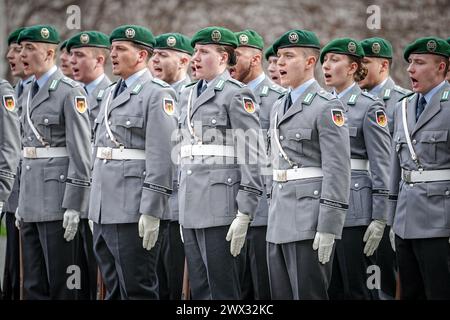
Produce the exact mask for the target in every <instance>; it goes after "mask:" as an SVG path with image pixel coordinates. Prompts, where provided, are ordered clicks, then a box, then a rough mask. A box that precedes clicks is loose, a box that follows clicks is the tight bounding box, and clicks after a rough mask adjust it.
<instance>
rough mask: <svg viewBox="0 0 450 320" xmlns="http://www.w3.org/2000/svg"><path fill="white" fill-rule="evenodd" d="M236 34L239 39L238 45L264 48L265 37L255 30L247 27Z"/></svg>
mask: <svg viewBox="0 0 450 320" xmlns="http://www.w3.org/2000/svg"><path fill="white" fill-rule="evenodd" d="M234 35H235V36H236V39H237V40H238V47H251V48H255V49H259V50H262V49H263V48H264V40H263V38H262V37H261V36H260V35H259V34H258V33H257V32H256V31H254V30H251V29H247V30H244V31H240V32H235V33H234Z"/></svg>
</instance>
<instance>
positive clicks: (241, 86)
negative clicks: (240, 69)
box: [227, 78, 245, 88]
mask: <svg viewBox="0 0 450 320" xmlns="http://www.w3.org/2000/svg"><path fill="white" fill-rule="evenodd" d="M227 81H228V82H231V83H234V84H235V85H237V86H239V87H240V88H243V87H245V84H243V83H242V82H240V81H238V80H236V79H233V78H230V79H227Z"/></svg>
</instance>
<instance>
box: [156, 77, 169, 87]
mask: <svg viewBox="0 0 450 320" xmlns="http://www.w3.org/2000/svg"><path fill="white" fill-rule="evenodd" d="M152 82H154V83H156V84H159V85H160V86H161V87H164V88H169V87H170V85H169V84H168V83H167V82H165V81H162V80H161V79H158V78H153V79H152Z"/></svg>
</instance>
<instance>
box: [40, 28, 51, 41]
mask: <svg viewBox="0 0 450 320" xmlns="http://www.w3.org/2000/svg"><path fill="white" fill-rule="evenodd" d="M41 37H42V38H44V39H48V38H49V37H50V31H48V29H47V28H42V29H41Z"/></svg>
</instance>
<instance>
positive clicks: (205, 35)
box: [191, 27, 238, 48]
mask: <svg viewBox="0 0 450 320" xmlns="http://www.w3.org/2000/svg"><path fill="white" fill-rule="evenodd" d="M196 43H199V44H219V45H224V46H232V47H233V48H236V47H237V46H238V41H237V39H236V36H235V35H234V33H233V32H232V31H231V30H229V29H227V28H223V27H207V28H204V29H202V30H200V31H197V33H196V34H194V36H193V37H192V40H191V46H192V47H195V44H196Z"/></svg>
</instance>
